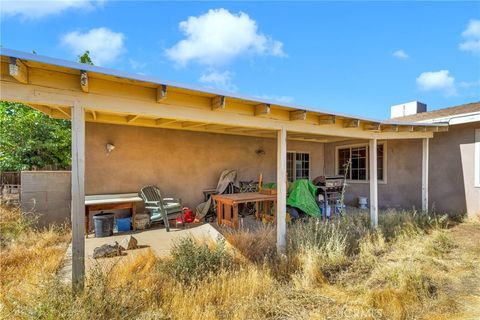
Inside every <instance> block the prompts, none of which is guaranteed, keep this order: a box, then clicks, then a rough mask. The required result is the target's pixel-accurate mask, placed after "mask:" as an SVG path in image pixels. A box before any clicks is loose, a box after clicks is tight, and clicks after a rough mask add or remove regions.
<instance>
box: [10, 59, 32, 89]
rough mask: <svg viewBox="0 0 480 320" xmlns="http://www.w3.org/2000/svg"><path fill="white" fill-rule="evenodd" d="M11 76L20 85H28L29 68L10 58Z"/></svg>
mask: <svg viewBox="0 0 480 320" xmlns="http://www.w3.org/2000/svg"><path fill="white" fill-rule="evenodd" d="M8 70H9V74H10V75H11V76H12V77H13V78H15V80H17V81H18V82H20V83H24V84H27V83H28V67H27V66H26V65H25V64H24V63H23V62H22V61H21V60H20V59H17V58H13V57H10V64H9V68H8Z"/></svg>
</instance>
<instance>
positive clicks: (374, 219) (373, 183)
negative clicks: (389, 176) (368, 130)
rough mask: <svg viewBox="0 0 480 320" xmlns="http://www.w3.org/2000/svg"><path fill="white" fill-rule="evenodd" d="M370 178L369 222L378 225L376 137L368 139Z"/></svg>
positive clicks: (374, 225)
mask: <svg viewBox="0 0 480 320" xmlns="http://www.w3.org/2000/svg"><path fill="white" fill-rule="evenodd" d="M368 152H369V156H368V160H369V179H370V223H371V225H372V227H377V226H378V179H377V139H370V142H369V147H368Z"/></svg>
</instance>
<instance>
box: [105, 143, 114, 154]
mask: <svg viewBox="0 0 480 320" xmlns="http://www.w3.org/2000/svg"><path fill="white" fill-rule="evenodd" d="M106 149H107V156H108V155H110V153H111V152H112V151H113V149H115V145H114V144H113V143H107V145H106Z"/></svg>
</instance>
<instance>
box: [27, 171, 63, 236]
mask: <svg viewBox="0 0 480 320" xmlns="http://www.w3.org/2000/svg"><path fill="white" fill-rule="evenodd" d="M21 175H22V188H21V196H20V201H21V205H22V209H23V210H24V211H33V212H35V213H38V214H40V215H41V217H40V219H39V220H38V226H40V227H43V226H48V225H49V224H52V223H56V224H61V223H63V222H69V221H70V201H71V178H70V176H71V173H70V171H22V173H21Z"/></svg>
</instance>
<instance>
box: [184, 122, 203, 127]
mask: <svg viewBox="0 0 480 320" xmlns="http://www.w3.org/2000/svg"><path fill="white" fill-rule="evenodd" d="M206 125H208V123H195V122H188V121H186V122H182V128H197V127H203V126H206Z"/></svg>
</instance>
